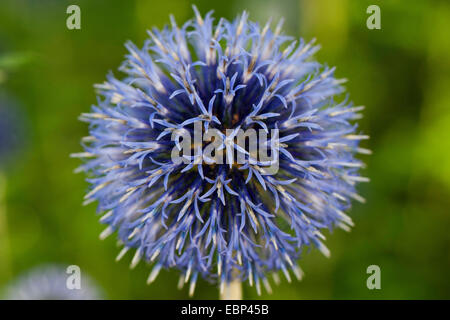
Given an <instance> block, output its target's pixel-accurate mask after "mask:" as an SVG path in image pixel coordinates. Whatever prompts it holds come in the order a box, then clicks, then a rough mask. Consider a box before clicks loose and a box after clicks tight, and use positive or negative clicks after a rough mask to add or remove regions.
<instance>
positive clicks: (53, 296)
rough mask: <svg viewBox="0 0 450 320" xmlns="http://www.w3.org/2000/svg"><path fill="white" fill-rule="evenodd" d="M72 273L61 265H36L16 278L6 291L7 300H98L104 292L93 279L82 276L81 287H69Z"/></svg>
mask: <svg viewBox="0 0 450 320" xmlns="http://www.w3.org/2000/svg"><path fill="white" fill-rule="evenodd" d="M69 276H70V275H69V274H67V273H66V270H65V268H64V267H62V266H59V265H53V264H49V265H42V266H38V267H35V268H33V269H31V270H30V271H28V272H27V273H25V274H24V275H21V276H20V277H19V278H17V279H16V280H14V282H13V283H11V284H10V285H9V286H8V287H7V288H6V290H5V292H4V297H5V299H7V300H98V299H101V297H102V294H101V290H100V289H99V288H98V286H97V285H96V284H95V283H94V282H93V280H92V279H91V278H90V277H88V276H86V275H84V274H83V275H82V276H81V279H80V280H81V284H80V289H68V287H67V284H66V282H67V279H68V277H69Z"/></svg>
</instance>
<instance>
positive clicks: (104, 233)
mask: <svg viewBox="0 0 450 320" xmlns="http://www.w3.org/2000/svg"><path fill="white" fill-rule="evenodd" d="M113 233H114V228H113V227H111V226H108V227H107V228H106V229H105V230H103V231H102V233H100V236H99V238H100V240H105V239H106V238H107V237H108V236H110V235H111V234H113Z"/></svg>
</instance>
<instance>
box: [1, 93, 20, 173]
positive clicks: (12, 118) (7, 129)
mask: <svg viewBox="0 0 450 320" xmlns="http://www.w3.org/2000/svg"><path fill="white" fill-rule="evenodd" d="M23 119H24V117H23V115H22V114H21V112H20V111H19V110H18V109H17V106H16V103H15V102H14V101H13V100H12V99H10V98H8V97H7V96H6V95H4V94H2V92H0V168H3V167H4V166H6V165H7V164H8V163H9V162H10V161H12V160H13V159H16V155H17V152H19V151H20V150H21V149H23V144H24V143H25V141H24V128H23V122H24V121H23Z"/></svg>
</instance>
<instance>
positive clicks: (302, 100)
mask: <svg viewBox="0 0 450 320" xmlns="http://www.w3.org/2000/svg"><path fill="white" fill-rule="evenodd" d="M194 11H195V15H196V17H195V19H194V20H190V21H188V22H187V23H185V24H184V25H183V26H181V27H179V26H178V25H177V24H176V22H175V20H174V19H173V17H171V26H170V27H165V28H164V29H163V30H161V31H160V30H157V29H153V30H152V31H149V32H148V34H149V39H148V40H146V41H145V44H144V47H143V48H142V49H140V48H138V47H136V46H135V45H134V44H132V43H130V42H129V43H127V44H126V47H127V49H128V51H129V54H128V55H127V56H126V60H125V62H124V63H123V64H122V66H121V67H120V71H122V72H123V73H124V74H125V75H126V76H125V77H124V78H123V79H121V80H119V79H118V78H116V77H114V76H113V75H112V74H110V75H108V77H107V81H106V82H105V83H103V84H101V85H98V86H97V89H98V92H99V97H98V101H97V104H96V105H95V106H92V112H91V113H87V114H82V115H81V120H83V121H86V122H88V123H89V131H90V135H89V136H88V137H85V138H84V139H83V146H84V149H85V152H82V153H79V154H74V156H75V157H81V158H85V159H86V161H85V162H84V164H83V165H82V166H81V167H80V168H79V171H85V172H87V173H88V174H89V178H88V181H89V183H90V184H91V190H90V192H89V193H88V194H87V195H86V203H90V202H92V201H95V200H97V201H98V202H99V205H98V211H99V212H106V213H105V214H104V215H103V217H102V218H101V222H102V223H104V224H106V225H107V226H108V227H107V228H106V229H105V231H104V232H103V233H102V235H101V238H104V237H106V236H108V235H110V234H111V233H113V232H117V234H118V237H119V239H120V243H121V244H122V245H123V246H124V248H123V250H122V251H121V252H120V254H119V256H118V259H120V258H121V257H122V256H123V255H124V254H125V253H126V252H127V251H128V250H129V249H131V248H134V249H136V252H135V254H134V257H133V259H132V262H131V266H132V267H134V266H135V265H136V264H137V263H138V262H139V261H140V260H141V259H143V260H145V261H146V262H149V263H152V264H153V265H154V266H153V270H152V271H151V273H150V276H149V278H148V282H152V281H153V280H154V279H155V277H156V276H157V275H158V273H159V271H160V269H161V268H177V269H179V270H180V271H181V278H180V283H181V284H182V283H187V282H190V293H192V292H193V290H194V288H195V283H196V281H197V279H198V278H199V276H200V277H202V278H204V279H207V280H209V281H211V282H218V283H219V284H220V285H221V288H223V287H224V285H226V284H227V283H229V282H231V281H233V280H235V279H238V280H240V281H247V280H248V281H249V283H250V285H253V284H255V285H256V288H257V290H258V293H259V292H260V284H261V283H262V284H263V285H264V286H265V287H266V289H267V290H268V291H270V285H269V281H268V278H267V276H268V274H269V273H273V274H275V277H274V278H275V280H277V279H278V276H276V274H277V273H278V272H279V271H280V270H281V271H282V272H283V273H284V275H285V276H286V278H287V279H288V280H289V281H290V278H291V275H290V272H293V274H294V275H295V276H297V278H301V276H302V271H301V269H300V267H299V266H298V264H297V261H298V259H299V257H300V254H301V252H302V250H303V248H305V247H309V246H314V247H316V248H318V249H319V250H320V251H321V252H322V253H323V254H325V255H326V256H328V255H329V251H328V249H327V248H326V246H325V245H324V244H323V242H322V241H323V239H324V236H323V235H322V233H321V230H322V229H333V228H334V227H339V228H342V229H344V230H349V226H352V225H353V223H352V220H351V219H350V218H349V217H348V216H347V215H346V214H345V213H344V212H345V211H347V210H348V209H349V208H350V206H351V199H356V200H360V201H363V199H362V198H361V197H360V196H358V195H357V193H356V191H355V184H356V183H357V182H360V181H365V180H366V178H363V177H360V176H359V174H358V169H359V168H361V167H362V166H363V163H362V162H361V161H359V160H357V159H356V158H355V154H356V153H358V152H359V153H368V152H369V151H368V150H366V149H363V148H360V147H359V146H358V145H359V142H360V140H362V139H365V138H367V137H366V136H364V135H361V134H359V133H357V125H356V124H354V123H353V122H352V120H355V119H358V118H359V117H360V114H358V112H359V111H360V110H362V107H355V106H353V105H352V104H351V103H349V102H347V100H346V99H345V100H344V101H343V102H340V103H337V102H335V101H334V98H335V97H336V96H337V95H339V94H341V93H343V92H344V88H343V87H342V86H341V84H342V83H343V81H342V80H338V79H336V78H334V68H328V67H324V66H322V65H321V64H319V63H318V62H315V61H313V60H312V59H311V57H312V55H313V54H314V53H315V52H316V51H317V50H318V46H316V45H314V41H311V42H309V43H305V42H304V41H303V40H302V39H300V40H299V41H295V40H293V39H292V38H291V37H288V36H285V35H283V34H282V32H281V28H282V23H279V24H278V25H277V26H276V27H275V29H274V30H273V29H271V27H270V25H271V23H270V21H269V22H268V23H267V24H266V25H265V26H262V27H261V26H260V25H258V24H257V23H254V22H251V21H249V20H248V14H247V13H245V12H244V13H243V14H242V15H240V16H239V17H237V18H236V19H235V20H234V21H227V20H226V19H220V20H219V21H218V23H216V24H215V23H214V19H213V17H212V13H211V12H210V13H208V14H207V15H206V16H205V17H202V16H201V15H200V14H199V12H198V11H197V9H196V8H195V7H194ZM195 121H201V122H202V123H203V125H204V126H203V131H204V132H207V130H208V129H209V128H216V129H218V130H220V131H222V132H223V131H225V130H226V129H232V130H237V129H239V128H241V129H247V128H255V129H261V128H262V129H264V130H267V131H268V130H269V129H274V128H276V129H278V130H279V143H278V145H277V146H278V148H279V149H278V150H279V157H278V166H279V170H278V172H277V173H276V174H272V175H267V174H266V175H265V174H264V173H265V164H264V163H261V162H257V163H256V164H255V163H251V162H247V163H245V164H243V165H232V166H229V165H228V164H213V165H210V164H207V163H206V164H205V163H202V162H201V161H198V160H199V159H198V158H196V157H195V156H194V157H190V158H189V160H190V161H191V162H190V163H189V164H186V163H177V162H175V161H173V160H172V157H171V151H172V150H173V148H174V146H175V145H176V141H172V139H171V133H173V132H174V131H175V130H184V131H186V132H189V133H192V131H193V130H194V122H195ZM195 147H199V146H195ZM202 148H205V144H203V145H202V146H200V149H202ZM247 160H248V159H247Z"/></svg>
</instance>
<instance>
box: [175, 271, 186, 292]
mask: <svg viewBox="0 0 450 320" xmlns="http://www.w3.org/2000/svg"><path fill="white" fill-rule="evenodd" d="M184 284H185V281H184V274H181V275H180V278H179V279H178V284H177V288H178V290H181V289H183V287H184Z"/></svg>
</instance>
